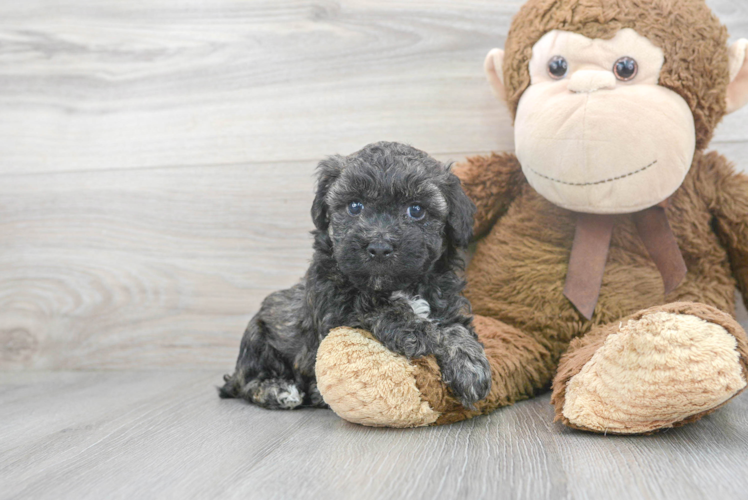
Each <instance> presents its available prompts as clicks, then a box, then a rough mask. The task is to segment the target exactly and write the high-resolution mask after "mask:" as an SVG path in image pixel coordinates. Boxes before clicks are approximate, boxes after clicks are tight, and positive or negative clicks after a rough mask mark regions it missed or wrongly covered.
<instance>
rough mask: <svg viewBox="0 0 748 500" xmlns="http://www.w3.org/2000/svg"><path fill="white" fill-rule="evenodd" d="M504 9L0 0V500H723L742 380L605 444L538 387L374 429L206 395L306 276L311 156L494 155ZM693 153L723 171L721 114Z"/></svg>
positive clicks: (450, 1)
mask: <svg viewBox="0 0 748 500" xmlns="http://www.w3.org/2000/svg"><path fill="white" fill-rule="evenodd" d="M708 3H709V4H710V5H711V6H712V7H713V9H714V10H715V12H716V13H717V15H719V16H720V17H721V18H722V20H723V21H724V22H725V24H726V25H727V26H728V28H729V30H730V32H731V35H732V37H731V40H735V39H737V38H739V37H741V36H742V37H748V2H745V1H744V0H709V1H708ZM521 4H522V1H521V0H516V1H515V0H470V1H466V0H423V1H420V0H419V1H417V2H416V1H412V0H376V1H375V0H341V1H336V0H176V1H174V0H149V1H147V2H138V1H129V2H126V1H120V0H24V1H10V0H8V1H5V2H0V499H6V498H18V499H34V498H50V499H62V498H71V499H78V498H93V499H101V498H127V499H130V498H180V499H181V498H200V499H202V498H210V497H220V498H234V497H236V498H240V497H241V498H247V497H248V498H252V499H264V498H311V497H315V498H389V497H391V498H406V497H407V498H434V497H437V498H458V497H463V496H467V495H470V497H476V498H491V499H494V498H512V499H519V498H527V499H538V498H572V499H585V498H590V499H602V498H621V499H628V498H647V499H654V498H679V499H691V498H709V499H714V498H742V499H746V498H748V480H747V479H746V478H748V396H742V397H741V398H740V399H738V400H737V401H735V402H733V403H732V404H730V405H728V406H727V407H726V408H724V409H723V410H721V411H719V412H718V413H716V414H715V415H713V416H710V417H708V418H707V419H705V420H704V421H702V422H701V423H699V424H697V425H694V426H690V427H687V428H685V429H681V430H676V431H671V432H667V433H664V434H660V435H657V436H653V437H645V438H630V439H629V438H612V437H601V436H593V435H587V434H582V433H577V432H573V431H570V430H568V429H564V428H562V427H560V426H558V425H556V424H553V423H552V422H551V416H552V413H551V408H550V406H549V405H548V398H547V397H541V398H538V399H536V400H533V401H528V402H524V403H522V404H519V405H517V406H515V407H512V408H507V409H504V410H501V411H498V412H496V413H495V414H493V415H491V416H489V417H486V418H480V419H476V420H473V421H470V422H466V423H463V424H459V425H453V426H449V427H443V428H430V429H420V430H411V431H396V430H384V429H367V428H362V427H357V426H354V425H350V424H347V423H345V422H343V421H341V420H340V419H338V418H337V417H336V416H335V415H334V414H332V413H331V412H328V411H312V410H310V411H297V412H291V413H269V412H266V411H262V410H259V409H257V408H253V407H250V406H247V405H244V404H241V403H238V402H236V401H220V400H219V399H218V398H217V397H216V395H215V390H214V386H215V385H217V384H218V383H219V382H220V375H221V374H222V373H224V372H227V371H229V370H230V369H231V368H232V366H233V362H234V359H235V356H236V354H237V351H238V344H239V339H240V336H241V333H242V331H243V329H244V326H245V325H246V323H247V321H248V320H249V318H250V317H251V315H252V314H253V313H254V312H255V311H256V309H257V307H258V305H259V303H260V301H261V300H262V298H263V297H264V296H266V295H267V294H268V293H269V292H271V291H273V290H277V289H280V288H284V287H288V286H290V285H292V284H293V283H294V282H295V281H296V280H298V279H299V277H300V276H301V275H302V274H303V272H304V271H305V269H306V267H307V263H308V260H309V258H310V257H311V239H310V237H309V231H310V230H311V229H312V224H311V220H310V216H309V207H310V204H311V201H312V197H313V183H314V179H313V173H314V168H315V165H316V164H317V162H318V161H319V160H320V159H322V158H323V157H324V156H326V155H330V154H335V153H341V154H348V153H351V152H353V151H355V150H357V149H359V148H361V147H362V146H364V145H365V144H367V143H369V142H372V141H378V140H397V141H400V142H406V143H410V144H412V145H413V146H416V147H418V148H421V149H423V150H425V151H428V152H429V153H431V154H433V155H434V156H436V157H437V158H439V159H442V160H448V159H451V160H460V159H462V158H464V157H465V156H466V155H470V154H478V153H486V152H489V151H502V150H512V149H513V134H512V128H511V122H510V119H509V116H508V114H507V112H506V110H505V109H504V108H503V107H502V106H501V105H500V104H499V103H498V102H496V101H495V99H494V98H493V97H492V95H491V92H490V90H489V87H488V85H487V83H486V81H485V78H484V76H483V72H482V61H483V57H484V56H485V54H486V53H487V51H488V50H489V49H490V48H492V47H501V46H503V44H504V41H505V34H506V32H507V30H508V27H509V23H510V21H511V17H512V15H513V14H514V13H515V12H516V11H517V10H518V9H519V6H520V5H521ZM711 148H712V149H715V150H718V151H720V152H721V153H723V154H725V155H726V156H728V157H729V158H731V159H732V160H734V161H735V162H736V163H737V167H738V168H739V169H743V170H744V169H745V168H746V166H748V162H747V160H746V158H748V109H744V110H742V111H740V112H738V113H736V114H735V115H732V116H729V117H727V118H726V119H725V121H724V122H723V123H722V124H721V125H720V127H719V129H718V130H717V133H716V135H715V138H714V141H713V142H712V145H711ZM740 320H741V321H742V322H743V324H744V325H748V314H747V313H746V312H745V310H744V309H741V310H740Z"/></svg>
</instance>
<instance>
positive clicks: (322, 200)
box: [312, 156, 345, 231]
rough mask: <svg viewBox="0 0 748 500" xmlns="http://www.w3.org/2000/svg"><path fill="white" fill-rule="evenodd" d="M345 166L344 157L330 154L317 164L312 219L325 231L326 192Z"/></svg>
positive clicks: (326, 219) (327, 220) (317, 226)
mask: <svg viewBox="0 0 748 500" xmlns="http://www.w3.org/2000/svg"><path fill="white" fill-rule="evenodd" d="M344 167H345V158H343V157H342V156H331V157H329V158H326V159H324V160H322V161H321V162H319V165H317V194H316V195H315V196H314V202H313V203H312V221H313V222H314V225H315V227H316V228H317V229H319V230H320V231H326V230H327V226H328V225H329V223H330V221H329V219H328V217H327V215H328V209H329V207H328V206H327V200H326V198H327V193H328V191H329V190H330V186H332V185H333V184H334V183H335V181H336V180H337V179H338V177H340V173H341V172H342V171H343V168H344Z"/></svg>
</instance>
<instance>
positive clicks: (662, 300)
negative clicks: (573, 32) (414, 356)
mask: <svg viewBox="0 0 748 500" xmlns="http://www.w3.org/2000/svg"><path fill="white" fill-rule="evenodd" d="M518 172H519V173H518ZM455 173H456V174H457V175H458V176H459V177H460V178H461V179H463V180H464V186H465V188H466V190H467V192H468V194H469V196H470V197H471V198H472V199H473V200H475V202H476V204H477V205H478V207H479V211H478V213H477V215H476V221H475V227H476V229H477V230H480V229H482V228H485V227H490V228H491V229H490V232H489V234H488V236H486V237H485V238H483V239H482V240H481V241H480V242H479V243H478V247H477V249H476V253H475V255H474V257H473V259H472V261H471V263H470V266H469V268H468V272H467V279H468V287H467V289H466V292H465V293H466V295H467V297H468V298H469V299H470V301H471V303H472V305H473V311H474V312H475V313H476V315H477V316H476V319H475V326H476V331H477V332H478V335H479V337H480V339H481V341H482V342H483V343H484V344H486V348H487V354H488V358H489V361H490V362H491V368H492V370H494V372H495V373H494V375H493V382H494V389H492V392H491V394H490V395H489V397H488V398H487V400H486V401H485V402H483V403H481V404H480V405H479V406H478V412H470V411H467V410H465V409H463V408H457V407H455V406H453V405H452V404H451V400H450V399H449V398H448V397H445V396H443V395H441V394H440V393H439V390H438V389H433V388H432V386H434V385H435V384H433V383H431V385H429V384H428V383H425V382H423V381H421V382H419V383H418V385H419V389H421V390H422V392H423V393H424V397H425V399H426V400H427V401H429V402H430V403H434V402H438V403H435V404H436V406H435V407H434V409H435V410H437V411H440V412H441V413H442V415H441V417H440V418H439V420H438V421H437V423H447V422H453V421H457V420H462V419H464V418H469V417H471V416H473V415H475V414H476V413H488V412H490V411H491V410H493V409H495V408H496V407H498V406H503V405H506V404H510V403H511V402H514V401H516V400H519V399H524V398H526V397H529V396H531V395H532V394H534V393H535V392H537V391H538V390H539V389H542V388H544V387H546V386H547V385H548V383H549V382H550V380H551V378H552V377H553V374H554V373H556V369H557V367H559V361H560V360H561V356H562V354H563V353H564V352H565V351H566V350H567V348H568V347H569V344H570V342H571V341H572V340H573V339H575V338H578V337H582V340H581V341H579V343H578V344H576V346H577V347H575V350H576V349H580V350H582V352H581V353H579V354H577V355H576V357H574V356H571V355H570V356H569V357H567V358H566V362H568V363H571V364H572V365H573V366H574V367H576V366H577V364H578V363H577V362H576V361H575V360H577V357H578V356H582V358H585V359H587V360H588V359H589V358H586V356H588V355H589V356H591V353H593V352H594V350H596V347H599V346H598V344H597V343H595V342H603V341H604V338H603V337H600V338H599V339H598V338H597V337H596V336H594V335H593V336H592V337H589V338H587V337H585V335H586V334H588V333H589V332H590V331H591V330H593V328H596V327H597V328H598V330H597V331H599V332H603V331H605V332H607V330H604V329H601V328H602V327H604V326H605V325H610V324H613V325H615V326H617V325H618V322H619V321H620V320H621V318H625V317H627V316H630V315H632V314H635V313H637V312H638V311H641V310H645V309H648V308H650V307H652V306H655V305H661V304H668V303H672V302H697V303H701V304H706V305H708V306H712V307H715V308H717V309H719V310H721V311H725V312H727V313H728V314H730V315H734V309H735V308H734V302H733V300H734V290H735V286H736V279H737V283H739V285H740V289H741V291H743V297H744V300H745V299H748V296H747V295H746V293H745V290H746V283H748V176H745V175H743V174H737V173H735V171H734V169H733V167H732V166H731V165H729V164H728V162H727V160H725V159H724V158H723V157H722V156H720V155H718V154H716V153H709V154H706V155H704V154H702V153H700V152H699V153H697V154H696V157H695V159H694V164H693V167H692V168H691V171H690V172H689V174H688V176H687V177H686V180H685V181H684V183H683V185H682V186H681V187H680V188H679V189H678V191H676V193H675V194H674V195H673V197H672V198H671V199H670V202H669V204H668V207H667V215H668V219H669V221H670V224H671V226H672V229H673V233H674V234H675V236H676V238H677V240H678V245H679V246H680V248H681V251H682V253H683V257H684V259H685V261H686V264H687V266H688V274H687V276H686V279H685V280H684V281H683V283H681V285H680V286H678V288H676V289H675V291H673V292H672V293H671V294H670V295H668V296H665V294H664V289H663V284H662V278H661V277H660V274H659V272H658V270H657V268H656V267H655V265H654V263H653V262H652V260H651V259H650V257H649V255H648V253H647V250H646V249H645V248H644V245H643V244H642V242H641V240H640V238H639V236H638V234H637V232H636V229H635V228H634V225H633V222H632V221H631V219H630V216H625V215H624V216H620V220H619V222H618V224H617V225H616V227H615V229H614V232H613V238H612V241H611V247H610V253H609V256H608V262H607V265H606V268H605V275H604V277H603V286H602V290H601V294H600V300H599V302H598V304H597V307H596V308H595V314H594V316H593V319H592V321H587V320H586V319H585V318H583V317H582V315H581V314H580V313H579V312H577V311H576V309H575V308H574V306H573V305H572V304H571V303H570V302H569V301H568V300H567V299H566V298H565V297H564V296H563V286H564V281H565V277H566V270H567V265H568V260H569V255H570V252H571V244H572V241H573V236H574V225H575V215H574V213H573V212H569V211H567V210H564V209H562V208H559V207H557V206H555V205H552V204H551V203H550V202H548V201H546V200H545V199H544V198H542V197H541V196H540V195H538V194H537V193H536V192H535V191H534V190H533V189H532V188H531V187H530V185H529V184H527V182H526V181H525V179H524V177H523V176H522V174H521V171H519V165H518V163H517V160H516V158H514V157H513V156H512V155H492V156H490V157H478V158H470V159H468V161H467V162H465V163H463V164H460V165H458V166H456V167H455ZM492 175H493V176H495V178H502V179H514V180H515V183H514V184H505V185H504V187H505V189H504V190H503V192H497V190H496V189H490V188H486V187H485V186H481V183H480V182H478V181H477V179H481V178H488V177H491V176H492ZM473 187H477V189H473ZM513 193H517V195H516V196H512V194H513ZM492 197H496V198H494V199H493V200H492V199H490V198H492ZM496 206H500V207H508V208H501V209H499V210H497V209H496V208H495V207H496ZM488 207H491V208H488ZM502 211H503V212H504V213H503V216H502V217H500V218H499V217H498V215H497V212H498V213H501V212H502ZM497 218H498V220H497V221H496V223H495V224H493V226H492V222H493V221H494V220H496V219H497ZM491 226H492V227H491ZM484 231H485V229H484ZM728 331H729V332H730V333H731V334H733V335H735V336H736V338H738V342H739V345H745V333H744V332H743V331H742V329H729V328H728ZM607 333H608V334H609V333H610V332H607ZM600 335H603V336H605V335H606V334H604V333H601V334H600ZM495 339H499V342H498V343H494V341H495ZM520 346H521V347H520ZM583 347H585V348H586V350H585V349H582V348H583ZM587 350H589V352H587ZM741 353H742V355H743V362H745V359H746V356H748V351H741ZM583 364H584V363H582V365H583ZM568 369H569V368H567V367H564V366H563V365H562V366H560V367H559V370H560V373H565V370H568ZM579 369H581V366H580V367H579ZM560 376H561V378H560V379H558V380H564V378H563V375H560ZM422 378H423V377H422ZM567 380H568V379H567ZM557 390H558V389H557ZM556 398H558V396H556ZM442 401H447V402H448V404H446V403H442Z"/></svg>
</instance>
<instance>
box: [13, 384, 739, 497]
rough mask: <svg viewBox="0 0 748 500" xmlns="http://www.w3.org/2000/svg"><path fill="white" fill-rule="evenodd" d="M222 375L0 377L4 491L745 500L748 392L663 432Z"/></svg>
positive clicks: (540, 405)
mask: <svg viewBox="0 0 748 500" xmlns="http://www.w3.org/2000/svg"><path fill="white" fill-rule="evenodd" d="M219 381H220V372H216V371H168V372H165V371H161V372H145V371H143V372H55V373H48V372H36V373H29V372H22V373H13V374H10V373H8V374H5V375H2V376H0V422H2V425H1V426H0V498H4V499H5V498H7V499H11V498H12V499H19V500H20V499H24V500H25V499H35V498H45V499H46V498H48V499H50V500H60V499H83V498H91V499H103V498H138V499H149V498H175V499H177V498H178V499H184V498H199V499H202V498H237V499H238V498H250V499H273V498H277V499H301V498H320V499H322V498H324V499H345V498H355V499H390V498H392V499H400V498H407V499H414V500H415V499H433V498H445V499H452V498H487V499H578V500H582V499H590V500H600V499H606V498H621V499H649V500H653V499H664V498H677V499H709V500H715V499H720V500H723V499H745V498H746V497H747V495H748V433H746V429H748V394H745V395H743V396H741V397H739V398H738V399H737V400H736V401H734V402H733V403H732V404H730V405H728V406H727V407H725V408H723V409H722V410H721V411H719V412H717V413H716V414H714V415H712V416H709V417H707V418H705V419H703V420H702V421H701V422H699V423H697V424H695V425H692V426H689V427H685V428H681V429H675V430H671V431H669V432H666V433H662V434H658V435H655V436H649V437H632V438H621V437H611V436H597V435H592V434H587V433H582V432H577V431H572V430H570V429H567V428H565V427H563V426H561V425H560V424H553V423H552V422H551V420H552V418H553V411H552V408H551V405H550V404H549V401H548V396H547V395H546V396H543V397H539V398H536V399H534V400H531V401H525V402H522V403H519V404H517V405H515V406H513V407H509V408H505V409H502V410H499V411H497V412H495V413H494V414H492V415H490V416H487V417H482V418H476V419H473V420H471V421H468V422H463V423H460V424H456V425H451V426H445V427H432V428H425V429H412V430H394V429H373V428H367V427H361V426H357V425H353V424H349V423H347V422H344V421H342V420H340V419H339V418H338V417H337V416H336V415H335V414H334V413H332V412H331V411H329V410H313V409H306V410H296V411H290V412H289V411H275V412H273V411H267V410H262V409H259V408H256V407H253V406H249V405H247V404H244V403H242V402H239V401H235V400H220V399H219V398H218V397H217V396H216V392H215V389H214V387H213V386H214V385H215V384H217V383H218V382H219Z"/></svg>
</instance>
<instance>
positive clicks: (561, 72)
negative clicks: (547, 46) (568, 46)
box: [548, 56, 569, 80]
mask: <svg viewBox="0 0 748 500" xmlns="http://www.w3.org/2000/svg"><path fill="white" fill-rule="evenodd" d="M568 71H569V63H568V62H567V61H566V59H564V58H563V57H561V56H553V57H551V60H550V61H548V74H549V75H551V78H553V79H554V80H560V79H562V78H563V77H565V76H566V73H567V72H568Z"/></svg>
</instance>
